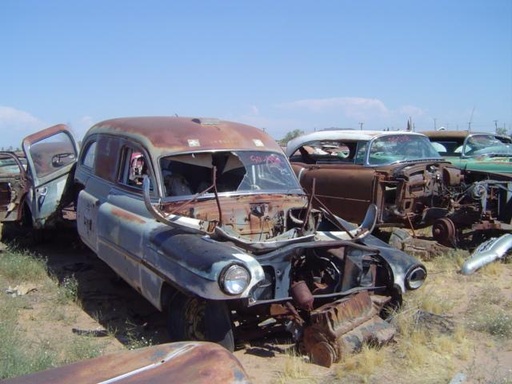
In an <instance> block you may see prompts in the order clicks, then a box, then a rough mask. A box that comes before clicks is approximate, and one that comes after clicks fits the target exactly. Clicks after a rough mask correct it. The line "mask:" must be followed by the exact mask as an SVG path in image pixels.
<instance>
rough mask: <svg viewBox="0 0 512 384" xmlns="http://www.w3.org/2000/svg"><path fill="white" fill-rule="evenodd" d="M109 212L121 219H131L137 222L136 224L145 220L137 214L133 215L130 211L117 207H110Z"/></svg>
mask: <svg viewBox="0 0 512 384" xmlns="http://www.w3.org/2000/svg"><path fill="white" fill-rule="evenodd" d="M111 212H112V214H113V215H114V216H117V217H119V218H120V219H122V220H126V221H131V222H133V223H137V224H144V223H145V221H144V220H142V219H141V218H140V217H139V216H137V215H134V214H133V213H130V212H128V211H125V210H123V209H119V208H117V207H114V208H112V210H111Z"/></svg>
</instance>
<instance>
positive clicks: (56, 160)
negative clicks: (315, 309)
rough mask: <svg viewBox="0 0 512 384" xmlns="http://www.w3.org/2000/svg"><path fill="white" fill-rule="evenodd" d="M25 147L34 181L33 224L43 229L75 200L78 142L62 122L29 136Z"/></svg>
mask: <svg viewBox="0 0 512 384" xmlns="http://www.w3.org/2000/svg"><path fill="white" fill-rule="evenodd" d="M22 146H23V151H24V152H25V156H26V158H27V169H28V174H29V178H30V180H31V183H32V185H31V188H30V192H29V193H28V194H27V202H28V205H29V208H30V213H31V215H32V224H33V226H34V228H43V227H45V226H47V225H50V224H52V223H53V221H51V219H54V218H56V217H58V216H59V215H60V214H61V212H60V211H61V210H62V208H64V207H65V206H67V205H68V204H69V203H71V202H72V201H73V196H72V186H73V180H72V171H73V170H74V166H75V163H76V159H77V156H78V144H77V142H76V141H75V139H74V137H73V134H72V133H71V132H70V131H69V129H68V127H67V126H66V125H64V124H59V125H55V126H53V127H50V128H47V129H45V130H43V131H40V132H37V133H34V134H32V135H30V136H27V137H26V138H25V139H23V143H22Z"/></svg>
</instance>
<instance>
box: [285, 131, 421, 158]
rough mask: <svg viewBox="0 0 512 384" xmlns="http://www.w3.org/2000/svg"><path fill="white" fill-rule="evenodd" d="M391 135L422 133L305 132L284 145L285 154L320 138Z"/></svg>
mask: <svg viewBox="0 0 512 384" xmlns="http://www.w3.org/2000/svg"><path fill="white" fill-rule="evenodd" d="M391 135H416V136H424V135H423V134H422V133H418V132H411V131H370V130H359V131H356V130H330V129H329V130H324V131H316V132H311V133H306V134H304V135H301V136H298V137H296V138H295V139H292V140H290V141H289V142H288V144H287V146H286V155H287V156H291V155H292V154H293V153H294V152H295V151H296V150H297V149H299V148H300V147H302V146H304V145H307V144H308V143H312V142H315V141H320V140H326V141H329V140H351V141H369V140H372V139H374V138H376V137H382V136H391Z"/></svg>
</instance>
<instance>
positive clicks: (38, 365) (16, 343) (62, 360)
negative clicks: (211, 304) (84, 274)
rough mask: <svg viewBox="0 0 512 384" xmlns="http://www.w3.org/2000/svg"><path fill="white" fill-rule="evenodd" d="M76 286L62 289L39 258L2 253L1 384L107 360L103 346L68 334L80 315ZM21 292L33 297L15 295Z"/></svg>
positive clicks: (67, 286)
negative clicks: (102, 358) (67, 328)
mask: <svg viewBox="0 0 512 384" xmlns="http://www.w3.org/2000/svg"><path fill="white" fill-rule="evenodd" d="M73 286H74V284H73V283H71V284H69V285H68V284H64V285H59V284H58V281H57V279H55V278H54V277H52V276H49V275H48V272H47V270H46V264H45V260H43V259H40V258H39V257H38V256H37V255H33V254H30V253H27V252H24V251H20V250H8V251H6V252H2V253H0V287H1V288H2V293H1V295H0V307H1V308H2V311H0V340H2V342H1V343H0V356H1V358H0V380H1V379H6V378H11V377H16V376H20V375H24V374H28V373H32V372H35V371H39V370H43V369H47V368H51V367H56V366H60V365H63V364H68V363H71V362H74V361H78V360H82V359H87V358H91V357H96V356H99V355H101V354H102V352H103V349H102V343H103V341H98V339H93V338H90V337H83V336H80V337H79V336H76V335H73V334H72V333H71V332H69V333H68V332H62V329H63V327H64V326H65V325H70V324H72V323H73V322H74V321H75V319H76V316H78V315H79V314H80V308H79V307H77V306H76V292H75V290H74V289H73ZM16 287H18V288H19V289H21V291H20V292H23V288H25V289H26V288H27V287H28V288H29V289H30V292H28V293H25V292H23V294H19V295H18V294H15V293H9V292H18V290H15V289H14V288H16Z"/></svg>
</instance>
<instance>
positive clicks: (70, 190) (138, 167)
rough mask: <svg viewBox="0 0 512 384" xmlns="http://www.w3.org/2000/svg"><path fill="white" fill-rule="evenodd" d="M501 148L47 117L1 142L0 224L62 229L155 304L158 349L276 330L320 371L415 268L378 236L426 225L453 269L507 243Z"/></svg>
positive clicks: (377, 315)
mask: <svg viewBox="0 0 512 384" xmlns="http://www.w3.org/2000/svg"><path fill="white" fill-rule="evenodd" d="M511 143H512V140H511V139H510V137H506V136H500V135H496V134H492V133H476V132H468V131H452V132H451V131H433V132H423V133H418V132H410V131H363V130H348V129H347V130H341V129H328V130H322V131H316V132H313V133H309V134H304V135H301V136H299V137H296V138H294V139H292V140H291V141H289V142H288V143H287V145H286V148H284V149H283V147H281V146H280V145H279V144H278V143H277V142H276V141H274V140H273V139H272V138H271V137H269V136H268V135H267V134H266V133H265V132H264V131H263V130H260V129H258V128H255V127H252V126H248V125H244V124H239V123H235V122H228V121H221V120H217V119H206V118H185V117H130V118H117V119H111V120H107V121H103V122H100V123H98V124H96V125H94V126H93V127H92V128H90V129H89V131H88V132H87V133H86V134H85V136H84V138H83V139H82V141H81V144H80V149H79V146H78V143H77V141H76V139H75V137H74V136H73V134H72V133H71V131H70V130H69V129H68V127H67V126H65V125H56V126H53V127H50V128H47V129H46V130H43V131H41V132H37V133H35V134H32V135H30V136H28V137H26V138H25V139H24V140H23V142H22V151H20V152H6V151H4V152H0V221H2V222H3V225H4V227H9V226H17V227H23V228H29V229H30V231H31V233H32V234H33V235H34V236H35V238H41V237H42V236H41V234H44V233H45V232H48V231H52V230H55V229H56V228H59V227H60V226H62V225H73V226H75V227H76V230H77V232H78V235H79V237H80V239H81V240H82V241H83V243H85V244H86V245H87V246H88V247H89V248H90V249H91V250H92V251H93V252H94V253H95V254H96V255H97V256H98V257H99V258H100V259H101V260H103V261H104V262H105V263H106V264H108V265H109V266H110V267H111V268H112V269H113V270H114V271H115V272H116V273H117V274H118V275H119V276H120V277H122V278H123V279H124V280H125V281H126V282H128V283H129V284H130V285H131V286H132V287H133V288H135V289H136V290H137V291H138V292H140V294H141V295H142V296H144V297H145V299H146V300H148V301H149V302H150V303H151V304H152V305H153V306H154V307H155V308H157V309H158V310H160V311H162V312H165V313H167V316H168V322H167V324H168V332H169V335H170V340H171V341H173V342H185V341H191V340H192V341H195V342H196V344H197V345H200V344H201V343H203V342H206V344H208V343H211V342H213V343H217V344H220V345H221V346H223V347H225V349H227V350H228V351H233V350H234V349H235V345H238V343H237V341H239V340H249V339H251V338H257V337H263V336H265V335H269V334H272V333H273V332H287V333H288V334H289V335H290V337H291V338H293V340H294V342H295V343H296V344H297V347H298V349H299V351H301V353H303V354H305V355H308V356H309V357H310V359H311V361H312V362H313V363H316V364H320V365H323V366H327V367H328V366H330V365H331V364H333V363H335V362H337V361H339V360H340V359H341V356H342V355H343V354H344V353H348V352H351V351H356V350H357V349H358V348H360V347H361V345H362V344H363V343H365V342H372V343H376V344H384V343H386V342H387V341H389V340H391V339H392V338H393V336H394V333H395V329H394V327H393V325H392V324H390V322H388V321H386V315H387V314H389V313H390V309H396V308H397V307H399V306H400V303H401V301H402V296H403V294H404V293H405V292H406V291H408V290H415V289H418V288H420V287H421V286H422V284H423V283H424V281H425V279H426V277H427V271H426V268H425V266H424V265H423V264H422V262H421V261H420V260H418V259H417V258H416V257H414V256H411V255H410V254H409V253H406V252H405V251H404V250H403V249H399V247H396V246H391V245H390V243H389V238H390V235H389V234H390V233H391V236H392V234H393V231H394V230H395V229H396V228H405V229H407V230H409V231H410V232H411V233H412V234H413V237H414V236H415V235H416V232H417V231H418V230H420V229H424V228H431V236H432V239H433V241H436V242H438V243H440V244H442V245H443V246H447V247H456V248H467V249H471V250H473V251H474V252H473V254H472V256H471V257H470V258H469V259H468V261H467V262H466V263H465V265H464V267H463V273H467V274H469V273H473V272H474V271H476V270H477V269H478V268H480V267H481V266H483V265H485V264H487V263H489V262H492V261H494V260H496V259H499V258H501V257H504V255H506V254H507V252H508V251H509V249H510V248H512V234H511V228H512V226H511V220H512V163H511V161H512V145H511ZM196 344H194V345H196ZM166 361H167V360H166ZM239 368H240V367H238V368H236V369H238V371H237V372H235V369H233V370H232V373H233V374H234V375H235V376H236V375H238V376H237V377H238V378H241V379H240V380H238V379H237V380H238V381H240V382H243V381H244V380H245V379H244V378H243V372H242V373H240V371H239ZM77 369H78V368H77ZM242 371H243V369H242ZM240 375H242V376H240ZM103 379H105V378H103ZM97 380H99V379H97ZM237 380H233V381H237ZM227 381H230V380H227Z"/></svg>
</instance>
